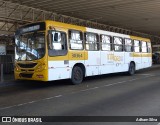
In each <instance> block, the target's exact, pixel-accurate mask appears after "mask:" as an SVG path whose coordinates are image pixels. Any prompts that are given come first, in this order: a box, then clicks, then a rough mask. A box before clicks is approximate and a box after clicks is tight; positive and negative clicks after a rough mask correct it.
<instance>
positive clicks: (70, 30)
mask: <svg viewBox="0 0 160 125" xmlns="http://www.w3.org/2000/svg"><path fill="white" fill-rule="evenodd" d="M72 31H78V32H80V37H82V40H75V41H82V49H72V48H71V46H70V44H71V42H70V40H73V39H70V37H71V36H70V32H72ZM81 35H82V36H81ZM80 39H81V38H80ZM68 43H69V45H68V46H69V49H70V50H84V48H85V47H84V33H83V32H82V31H81V30H75V29H69V30H68ZM75 43H76V42H75Z"/></svg>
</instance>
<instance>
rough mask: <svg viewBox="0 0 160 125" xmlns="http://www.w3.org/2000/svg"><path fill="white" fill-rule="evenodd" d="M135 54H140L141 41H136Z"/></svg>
mask: <svg viewBox="0 0 160 125" xmlns="http://www.w3.org/2000/svg"><path fill="white" fill-rule="evenodd" d="M134 52H140V41H139V40H134Z"/></svg>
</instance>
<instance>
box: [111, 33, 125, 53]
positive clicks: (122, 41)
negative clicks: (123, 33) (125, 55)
mask: <svg viewBox="0 0 160 125" xmlns="http://www.w3.org/2000/svg"><path fill="white" fill-rule="evenodd" d="M115 38H120V39H122V44H121V45H120V44H115V43H114V40H115ZM112 41H113V50H114V51H115V52H123V51H124V39H123V38H122V37H119V36H113V40H112ZM115 45H117V46H122V50H115Z"/></svg>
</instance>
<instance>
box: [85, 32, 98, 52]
mask: <svg viewBox="0 0 160 125" xmlns="http://www.w3.org/2000/svg"><path fill="white" fill-rule="evenodd" d="M87 33H88V34H95V35H96V38H97V42H95V43H96V44H97V50H89V49H86V44H89V43H86V42H87V39H86V35H87ZM84 41H85V42H84V44H85V50H86V51H99V50H100V45H99V44H100V37H99V34H98V33H93V32H84ZM89 42H91V41H89Z"/></svg>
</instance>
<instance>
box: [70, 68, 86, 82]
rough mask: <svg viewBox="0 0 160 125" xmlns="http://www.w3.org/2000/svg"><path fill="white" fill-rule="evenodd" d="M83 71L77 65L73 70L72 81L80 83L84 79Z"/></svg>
mask: <svg viewBox="0 0 160 125" xmlns="http://www.w3.org/2000/svg"><path fill="white" fill-rule="evenodd" d="M83 76H84V75H83V71H82V68H81V67H79V66H75V67H74V68H73V70H72V76H71V82H72V84H74V85H78V84H80V83H82V81H83Z"/></svg>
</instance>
